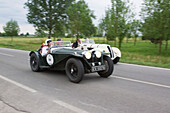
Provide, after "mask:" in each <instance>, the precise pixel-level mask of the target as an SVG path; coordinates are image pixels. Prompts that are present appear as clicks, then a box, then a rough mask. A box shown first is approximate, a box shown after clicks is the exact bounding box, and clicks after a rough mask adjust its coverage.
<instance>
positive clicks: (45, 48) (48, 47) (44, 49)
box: [42, 39, 52, 56]
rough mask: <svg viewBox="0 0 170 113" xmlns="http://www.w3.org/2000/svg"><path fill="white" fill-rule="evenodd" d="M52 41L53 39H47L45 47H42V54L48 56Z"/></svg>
mask: <svg viewBox="0 0 170 113" xmlns="http://www.w3.org/2000/svg"><path fill="white" fill-rule="evenodd" d="M51 42H52V40H51V39H47V40H46V41H45V45H46V46H44V47H43V48H42V56H47V55H48V53H49V52H50V47H51Z"/></svg>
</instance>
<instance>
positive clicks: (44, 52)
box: [42, 47, 49, 56]
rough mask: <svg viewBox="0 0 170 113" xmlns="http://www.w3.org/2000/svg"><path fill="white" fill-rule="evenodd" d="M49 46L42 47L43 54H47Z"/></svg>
mask: <svg viewBox="0 0 170 113" xmlns="http://www.w3.org/2000/svg"><path fill="white" fill-rule="evenodd" d="M48 50H49V48H48V47H43V48H42V56H44V55H46V54H47V52H48Z"/></svg>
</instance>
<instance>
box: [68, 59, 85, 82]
mask: <svg viewBox="0 0 170 113" xmlns="http://www.w3.org/2000/svg"><path fill="white" fill-rule="evenodd" d="M65 70H66V74H67V76H68V78H69V80H70V81H71V82H74V83H79V82H80V81H81V80H82V79H83V77H84V66H83V64H82V62H81V61H80V60H79V59H75V58H70V59H69V60H68V61H67V62H66V66H65Z"/></svg>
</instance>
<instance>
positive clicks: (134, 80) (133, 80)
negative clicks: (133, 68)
mask: <svg viewBox="0 0 170 113" xmlns="http://www.w3.org/2000/svg"><path fill="white" fill-rule="evenodd" d="M111 77H114V78H118V79H122V80H128V81H132V82H138V83H143V84H148V85H153V86H159V87H163V88H169V89H170V86H167V85H163V84H157V83H152V82H146V81H141V80H136V79H131V78H125V77H120V76H111Z"/></svg>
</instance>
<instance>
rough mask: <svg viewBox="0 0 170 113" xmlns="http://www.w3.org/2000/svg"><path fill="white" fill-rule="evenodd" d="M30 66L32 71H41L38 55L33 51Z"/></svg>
mask: <svg viewBox="0 0 170 113" xmlns="http://www.w3.org/2000/svg"><path fill="white" fill-rule="evenodd" d="M30 66H31V69H32V71H34V72H38V71H40V67H39V61H38V58H37V55H36V54H34V53H32V54H31V56H30Z"/></svg>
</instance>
